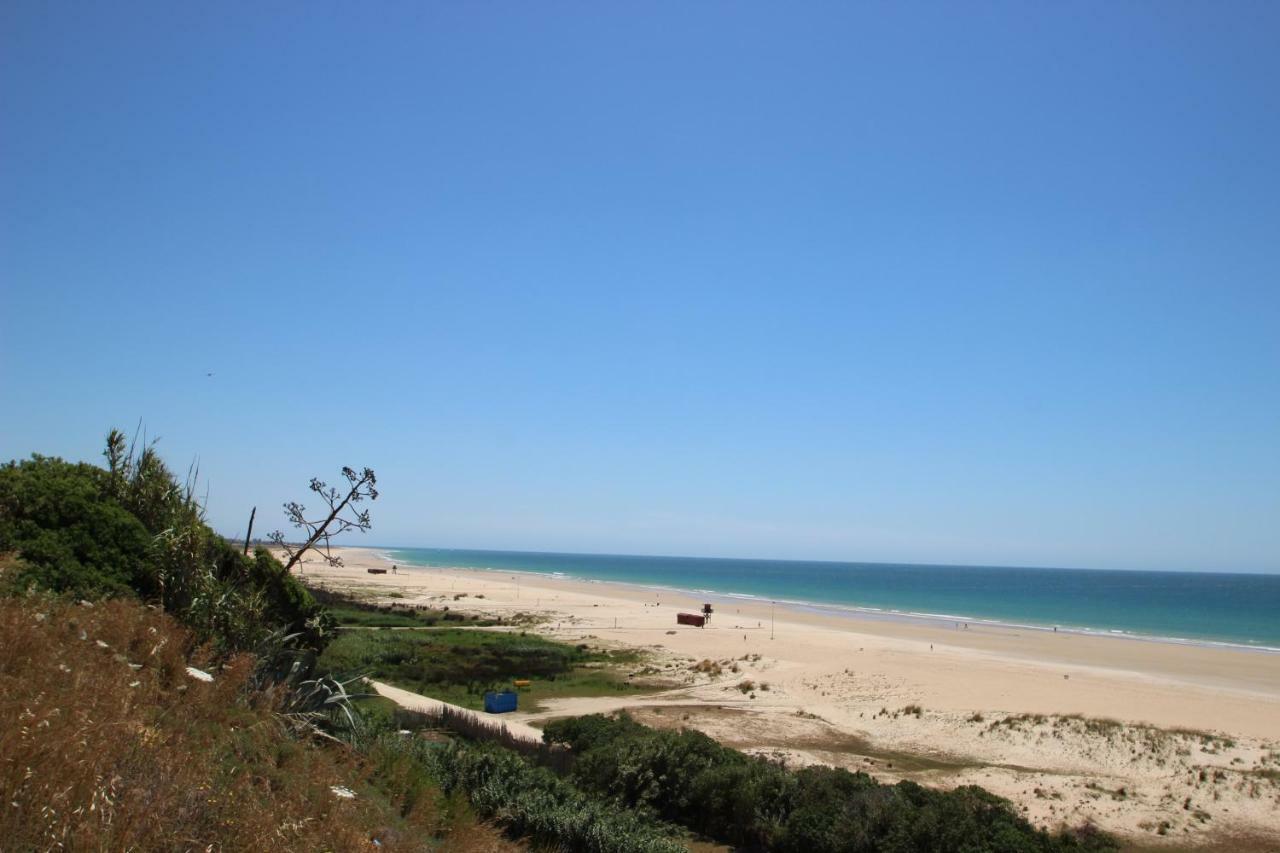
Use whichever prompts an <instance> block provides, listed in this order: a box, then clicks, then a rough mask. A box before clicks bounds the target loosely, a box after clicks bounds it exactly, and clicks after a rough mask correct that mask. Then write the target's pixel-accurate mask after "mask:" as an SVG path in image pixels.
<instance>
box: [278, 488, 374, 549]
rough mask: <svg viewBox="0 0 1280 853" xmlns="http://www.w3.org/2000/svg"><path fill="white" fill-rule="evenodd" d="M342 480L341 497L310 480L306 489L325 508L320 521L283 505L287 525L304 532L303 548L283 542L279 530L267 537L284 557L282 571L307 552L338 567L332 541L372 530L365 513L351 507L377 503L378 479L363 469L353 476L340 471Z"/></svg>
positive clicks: (300, 509)
mask: <svg viewBox="0 0 1280 853" xmlns="http://www.w3.org/2000/svg"><path fill="white" fill-rule="evenodd" d="M342 476H343V479H345V480H346V481H347V485H346V492H345V493H343V492H340V491H339V490H338V489H336V488H333V487H331V486H330V485H329V484H328V483H325V482H324V481H323V480H320V479H318V478H316V477H312V478H311V484H310V486H309V488H310V489H311V491H313V492H315V493H316V494H317V495H319V496H320V499H321V500H322V501H324V503H325V506H326V507H327V508H328V511H327V513H326V514H325V515H324V517H323V518H320V517H317V518H315V519H311V520H309V519H308V518H307V516H306V512H307V508H306V507H305V506H303V505H302V504H300V503H298V502H297V501H289V502H288V503H286V504H285V505H284V513H285V516H286V517H287V518H288V519H289V523H290V524H292V525H293V526H294V527H297V528H299V529H300V530H304V531H306V534H307V538H306V540H305V541H304V542H303V544H302V545H301V546H298V547H296V548H295V546H293V545H291V544H289V543H288V542H286V541H285V538H284V534H283V533H281V532H280V531H279V530H277V531H275V532H274V533H272V534H271V535H270V536H269V537H268V538H269V539H270V540H271V541H272V542H274V543H275V544H276V545H277V546H279V547H280V548H281V549H283V550H284V552H285V554H286V555H288V558H289V559H288V562H287V563H285V571H289V570H290V569H292V568H293V567H294V566H295V565H297V564H298V563H299V562H300V561H301V560H302V557H303V555H304V554H306V553H307V552H308V551H315V552H316V553H317V554H320V555H321V558H322V559H323V560H324V561H325V562H327V563H328V564H329V565H331V566H341V565H342V558H341V557H335V556H333V549H332V542H331V540H332V539H333V537H335V536H339V535H341V534H343V533H346V532H347V531H348V530H359V531H360V532H361V533H364V532H366V531H368V530H369V529H371V528H372V527H373V523H372V522H371V521H370V519H369V510H367V509H366V510H359V509H356V507H355V504H358V503H361V502H362V501H364V500H366V499H367V500H371V501H376V500H377V499H378V490H377V489H376V488H375V486H376V485H377V482H378V478H377V477H376V476H374V473H373V469H372V468H365V469H364V470H363V471H361V472H359V473H357V472H356V470H355V469H354V468H343V469H342Z"/></svg>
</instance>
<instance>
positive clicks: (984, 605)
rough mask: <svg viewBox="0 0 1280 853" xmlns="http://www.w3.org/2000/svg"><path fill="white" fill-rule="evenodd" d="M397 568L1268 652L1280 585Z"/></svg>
mask: <svg viewBox="0 0 1280 853" xmlns="http://www.w3.org/2000/svg"><path fill="white" fill-rule="evenodd" d="M386 553H387V554H388V555H389V556H390V557H391V559H393V560H395V561H396V562H399V563H401V564H404V565H410V566H420V567H432V566H435V567H444V566H453V567H460V568H475V569H490V570H494V571H503V572H536V573H541V574H557V573H559V574H563V575H566V576H568V577H573V578H582V579H588V580H602V581H617V582H622V583H631V584H640V585H644V586H658V587H667V588H673V589H682V590H690V591H698V592H700V593H711V594H715V595H717V596H746V597H751V598H758V599H763V600H777V601H779V602H790V603H793V604H794V605H795V606H804V605H806V604H809V605H818V606H823V607H833V606H834V607H837V608H859V609H864V610H874V611H879V612H884V613H887V614H893V613H897V614H901V615H907V614H920V615H932V616H938V617H943V618H947V617H949V618H952V619H964V620H967V621H980V620H991V621H996V622H1002V623H1009V624H1017V625H1032V626H1040V627H1046V628H1048V627H1052V626H1060V627H1062V628H1068V629H1078V630H1088V631H1095V632H1103V633H1108V632H1122V633H1127V634H1133V635H1142V636H1149V637H1159V638H1165V639H1179V640H1190V641H1200V642H1222V643H1233V644H1240V645H1246V646H1254V647H1263V648H1273V649H1280V575H1246V574H1218V573H1209V572H1139V571H1097V570H1086V569H1030V568H1013V567H1007V566H928V565H898V564H892V563H830V562H806V561H797V560H737V559H720V558H704V557H639V556H621V555H610V554H549V553H534V552H520V551H465V550H448V549H435V548H400V549H387V550H386Z"/></svg>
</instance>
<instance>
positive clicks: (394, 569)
mask: <svg viewBox="0 0 1280 853" xmlns="http://www.w3.org/2000/svg"><path fill="white" fill-rule="evenodd" d="M395 573H396V567H395V566H392V567H391V574H393V575H394V574H395Z"/></svg>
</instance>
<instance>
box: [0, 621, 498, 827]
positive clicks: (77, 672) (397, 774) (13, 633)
mask: <svg viewBox="0 0 1280 853" xmlns="http://www.w3.org/2000/svg"><path fill="white" fill-rule="evenodd" d="M188 665H194V666H196V667H198V668H201V669H207V670H209V671H210V672H212V674H213V675H214V679H213V681H212V682H209V683H205V682H202V681H199V680H196V679H194V678H192V677H191V676H189V675H188V674H187V669H186V668H187V666H188ZM252 668H253V660H252V659H251V658H249V657H247V656H240V657H237V658H233V659H231V660H229V661H226V662H224V663H223V664H221V665H217V666H215V665H214V664H213V662H212V661H210V660H209V659H208V656H207V654H206V653H204V652H203V651H202V650H200V649H197V648H194V647H193V644H192V640H191V638H190V635H189V634H187V632H186V631H185V630H183V629H182V628H181V627H180V626H178V625H177V624H176V623H175V622H174V621H173V620H172V619H170V618H168V617H167V616H165V615H164V614H162V613H160V612H158V611H156V610H153V609H150V608H146V607H144V606H142V605H139V604H137V603H135V602H125V601H115V602H105V603H101V604H98V605H95V606H92V607H88V606H83V605H78V604H74V603H71V602H66V601H52V600H48V599H37V598H28V599H0V719H3V720H4V721H5V726H3V727H0V805H2V808H0V839H3V842H2V843H0V846H3V848H4V849H11V850H49V849H55V848H58V849H72V850H80V849H94V850H124V849H134V850H178V849H184V850H185V849H200V850H204V849H210V850H239V849H245V850H248V849H264V848H271V849H278V850H306V851H314V850H370V849H379V848H377V847H374V845H373V843H372V842H373V840H374V839H377V840H378V842H379V843H380V844H381V845H382V846H381V848H380V849H384V850H419V849H422V850H426V849H441V847H442V845H443V846H444V847H445V848H448V849H464V850H491V849H493V850H496V849H509V845H508V844H507V843H506V842H504V841H502V840H501V839H499V837H498V836H497V835H496V834H495V833H494V832H493V831H492V830H490V829H488V828H487V827H484V826H481V825H479V824H477V822H476V821H475V819H474V818H473V817H472V816H471V815H470V814H468V813H466V811H465V809H462V808H461V807H460V806H458V805H457V803H451V802H446V801H442V800H441V798H440V795H439V794H438V792H437V791H436V790H435V788H434V787H433V786H431V785H429V784H428V783H427V782H425V781H424V780H423V779H422V777H421V774H420V772H418V771H416V770H415V768H413V767H409V766H406V765H403V764H396V762H395V761H394V760H390V759H385V757H384V759H383V760H376V759H365V758H363V757H361V756H359V755H357V754H355V753H354V752H352V751H351V750H349V749H347V748H346V747H344V746H342V745H338V744H321V743H319V742H313V741H308V740H298V739H297V738H295V737H293V736H291V735H290V734H289V733H288V732H287V730H286V729H285V727H283V726H282V725H281V724H280V723H279V722H278V721H277V718H276V717H275V715H274V714H273V710H274V709H275V707H277V704H278V699H279V697H277V696H274V695H273V694H271V693H269V692H268V693H262V692H258V693H255V692H251V691H247V690H246V688H245V685H246V680H247V679H248V677H249V675H250V673H251V671H252ZM375 764H376V765H377V767H376V772H375V767H374V765H375ZM333 786H342V787H345V788H348V789H351V790H352V791H354V792H355V794H356V796H355V797H354V798H353V799H345V798H340V797H338V796H336V795H335V794H334V792H333V790H332V788H333Z"/></svg>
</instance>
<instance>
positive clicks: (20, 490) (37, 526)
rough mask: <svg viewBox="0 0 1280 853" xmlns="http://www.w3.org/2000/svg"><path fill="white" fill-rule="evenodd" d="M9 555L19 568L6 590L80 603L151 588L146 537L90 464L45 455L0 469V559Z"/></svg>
mask: <svg viewBox="0 0 1280 853" xmlns="http://www.w3.org/2000/svg"><path fill="white" fill-rule="evenodd" d="M14 551H16V552H20V553H21V554H22V557H23V562H24V563H25V565H24V567H23V568H22V570H21V571H20V572H18V573H17V574H16V575H15V576H12V577H7V578H6V581H7V582H8V583H9V584H11V585H12V584H18V585H21V586H26V585H28V584H35V585H37V586H40V587H44V588H46V589H50V590H53V591H55V592H64V593H70V594H72V595H76V596H80V597H85V598H98V597H101V596H104V595H120V594H123V593H127V592H129V591H130V590H136V591H138V592H139V593H141V594H143V595H150V594H153V593H154V592H155V589H156V586H155V582H156V571H155V564H154V561H153V559H152V549H151V535H150V534H149V533H148V531H147V529H146V527H144V526H143V525H142V523H141V522H139V521H138V519H137V518H135V517H134V516H133V514H132V513H130V512H128V511H127V510H126V509H124V508H123V507H122V506H120V504H119V502H117V501H116V500H115V499H114V498H113V497H112V496H111V494H110V491H109V489H108V483H107V478H106V474H105V472H104V471H103V470H102V469H100V468H95V467H94V466H92V465H86V464H84V463H80V464H73V463H70V462H65V461H63V460H61V459H55V458H50V457H47V456H32V457H31V458H30V459H27V460H24V461H22V462H7V463H5V464H4V465H0V553H5V552H14Z"/></svg>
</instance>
